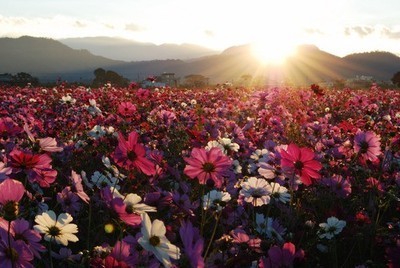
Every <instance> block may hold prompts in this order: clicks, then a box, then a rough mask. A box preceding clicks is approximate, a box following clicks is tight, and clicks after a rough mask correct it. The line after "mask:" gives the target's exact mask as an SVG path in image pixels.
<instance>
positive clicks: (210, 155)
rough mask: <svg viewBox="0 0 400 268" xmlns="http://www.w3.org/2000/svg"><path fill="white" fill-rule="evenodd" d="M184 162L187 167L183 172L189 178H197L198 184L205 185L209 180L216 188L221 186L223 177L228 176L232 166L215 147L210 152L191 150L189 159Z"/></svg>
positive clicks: (186, 158)
mask: <svg viewBox="0 0 400 268" xmlns="http://www.w3.org/2000/svg"><path fill="white" fill-rule="evenodd" d="M184 160H185V162H186V163H187V165H186V167H185V169H184V171H183V172H184V173H185V174H186V175H187V176H189V178H191V179H194V178H197V179H198V180H199V182H200V184H206V183H207V180H209V179H211V180H212V181H214V183H215V186H216V187H217V188H220V187H221V186H222V184H223V181H224V176H227V175H228V174H229V168H230V167H231V165H232V160H231V159H230V158H229V157H228V156H226V155H224V154H223V153H222V151H221V149H220V148H216V147H213V148H211V149H210V151H206V150H205V149H202V148H201V149H200V148H193V150H192V152H191V154H190V157H185V158H184Z"/></svg>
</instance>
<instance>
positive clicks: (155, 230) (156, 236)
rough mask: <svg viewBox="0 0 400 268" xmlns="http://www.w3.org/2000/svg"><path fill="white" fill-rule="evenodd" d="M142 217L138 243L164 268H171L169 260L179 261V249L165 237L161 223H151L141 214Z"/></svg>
mask: <svg viewBox="0 0 400 268" xmlns="http://www.w3.org/2000/svg"><path fill="white" fill-rule="evenodd" d="M141 217H142V228H141V233H142V235H143V236H142V237H141V238H139V240H138V243H139V244H140V245H141V246H142V247H143V248H144V249H145V250H147V251H150V252H152V253H153V254H154V255H155V256H156V258H157V259H158V260H159V261H160V262H162V264H163V265H164V266H165V267H172V263H171V258H172V259H175V260H177V259H179V258H180V256H181V253H180V249H179V248H178V247H176V246H175V245H172V244H171V243H170V242H169V240H168V239H167V238H166V237H165V233H166V231H167V230H166V228H165V225H164V223H163V222H162V221H160V220H154V221H153V223H151V220H150V217H149V216H148V215H147V214H146V213H143V214H142V215H141Z"/></svg>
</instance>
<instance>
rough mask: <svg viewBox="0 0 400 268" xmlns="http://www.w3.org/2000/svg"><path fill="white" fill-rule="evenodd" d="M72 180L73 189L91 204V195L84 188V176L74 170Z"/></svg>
mask: <svg viewBox="0 0 400 268" xmlns="http://www.w3.org/2000/svg"><path fill="white" fill-rule="evenodd" d="M70 180H71V181H72V186H73V188H72V189H73V190H74V192H75V193H76V195H77V196H79V197H80V199H82V200H83V201H84V202H85V203H87V204H89V201H90V197H89V196H88V195H87V194H86V193H85V191H84V190H83V186H82V177H81V176H80V175H78V174H77V173H76V172H75V171H73V170H72V171H71V177H70Z"/></svg>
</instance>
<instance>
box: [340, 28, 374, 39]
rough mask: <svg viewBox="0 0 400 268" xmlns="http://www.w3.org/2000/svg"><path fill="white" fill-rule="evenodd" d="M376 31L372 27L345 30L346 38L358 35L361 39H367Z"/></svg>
mask: <svg viewBox="0 0 400 268" xmlns="http://www.w3.org/2000/svg"><path fill="white" fill-rule="evenodd" d="M374 31H375V29H374V28H373V27H370V26H354V27H346V28H345V30H344V34H345V35H346V36H350V35H353V34H357V35H358V36H359V37H365V36H368V35H370V34H372V33H373V32H374Z"/></svg>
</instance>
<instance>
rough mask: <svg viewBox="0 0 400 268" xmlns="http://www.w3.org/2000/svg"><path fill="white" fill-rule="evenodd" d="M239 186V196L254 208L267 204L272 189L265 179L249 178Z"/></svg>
mask: <svg viewBox="0 0 400 268" xmlns="http://www.w3.org/2000/svg"><path fill="white" fill-rule="evenodd" d="M240 186H241V187H242V189H241V190H240V192H239V194H240V195H241V196H243V197H244V201H246V202H248V203H251V204H253V205H254V206H255V207H258V206H262V205H266V204H269V202H270V200H271V197H270V195H271V193H272V188H271V185H270V184H269V183H268V182H267V181H266V180H265V179H261V178H260V179H259V178H256V177H250V178H248V179H247V180H246V181H244V182H242V183H241V185H240Z"/></svg>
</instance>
